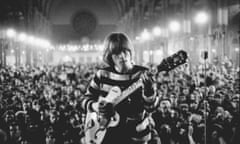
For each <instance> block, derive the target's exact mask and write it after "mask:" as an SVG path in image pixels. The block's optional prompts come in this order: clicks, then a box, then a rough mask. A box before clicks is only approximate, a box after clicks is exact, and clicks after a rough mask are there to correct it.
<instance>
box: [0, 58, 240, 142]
mask: <svg viewBox="0 0 240 144" xmlns="http://www.w3.org/2000/svg"><path fill="white" fill-rule="evenodd" d="M98 67H101V64H86V65H83V64H79V65H70V64H63V65H58V66H43V67H35V68H32V67H19V68H14V67H2V68H0V144H4V143H6V144H81V143H83V144H84V118H85V114H84V112H83V111H82V109H81V107H80V105H79V102H78V101H79V99H80V97H82V96H83V95H84V93H85V90H86V87H87V86H88V82H89V81H90V80H91V79H92V77H93V74H94V73H95V72H96V70H97V69H98ZM149 67H152V69H154V66H149ZM155 82H156V85H157V94H158V97H159V101H158V102H159V105H158V107H157V109H156V110H155V112H154V113H153V114H152V120H153V124H152V125H153V129H152V140H151V141H149V144H150V143H151V144H154V143H155V144H160V143H161V144H204V143H208V144H236V143H239V130H240V123H239V121H240V112H239V68H235V67H233V66H232V65H231V63H221V64H217V65H216V64H209V63H207V64H199V65H197V66H192V65H190V63H187V64H184V65H182V66H179V67H177V68H175V69H174V70H171V71H169V72H166V71H162V72H158V73H157V74H156V75H155ZM116 143H117V142H116Z"/></svg>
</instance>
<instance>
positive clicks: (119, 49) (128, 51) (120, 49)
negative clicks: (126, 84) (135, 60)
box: [103, 33, 133, 71]
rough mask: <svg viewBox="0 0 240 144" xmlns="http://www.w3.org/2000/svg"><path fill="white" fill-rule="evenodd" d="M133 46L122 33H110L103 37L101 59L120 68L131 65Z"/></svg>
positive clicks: (123, 68)
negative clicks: (103, 44) (103, 46)
mask: <svg viewBox="0 0 240 144" xmlns="http://www.w3.org/2000/svg"><path fill="white" fill-rule="evenodd" d="M132 57H133V46H132V44H131V41H130V39H129V38H128V36H127V35H126V34H124V33H111V34H110V35H109V36H107V38H106V39H105V50H104V52H103V60H104V62H105V63H107V64H108V65H109V66H113V67H115V68H118V69H120V71H122V70H125V69H126V70H128V69H130V68H131V67H132Z"/></svg>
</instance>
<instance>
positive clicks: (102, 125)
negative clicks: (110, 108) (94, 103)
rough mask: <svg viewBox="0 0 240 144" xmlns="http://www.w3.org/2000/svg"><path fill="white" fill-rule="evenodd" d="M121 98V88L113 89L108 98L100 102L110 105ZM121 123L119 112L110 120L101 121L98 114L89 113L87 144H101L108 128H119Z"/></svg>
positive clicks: (86, 132)
mask: <svg viewBox="0 0 240 144" xmlns="http://www.w3.org/2000/svg"><path fill="white" fill-rule="evenodd" d="M119 96H121V90H120V88H119V87H113V88H111V90H110V92H109V94H108V95H107V96H106V97H100V98H99V102H100V101H105V102H108V103H114V100H116V99H118V98H119ZM119 121H120V116H119V114H118V113H117V112H116V113H115V115H114V116H113V117H111V118H110V119H107V118H101V119H100V118H99V116H98V113H97V112H87V116H86V119H85V126H84V127H85V142H86V144H101V143H102V141H103V138H104V136H105V134H106V131H107V128H109V127H115V126H117V125H118V123H119Z"/></svg>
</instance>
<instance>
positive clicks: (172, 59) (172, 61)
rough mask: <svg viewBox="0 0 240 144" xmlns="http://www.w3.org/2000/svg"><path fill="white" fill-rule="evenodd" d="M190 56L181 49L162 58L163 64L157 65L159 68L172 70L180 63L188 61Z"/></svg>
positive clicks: (159, 69) (160, 69)
mask: <svg viewBox="0 0 240 144" xmlns="http://www.w3.org/2000/svg"><path fill="white" fill-rule="evenodd" d="M187 58H188V55H187V52H185V51H183V50H180V51H178V52H177V53H175V54H173V55H171V56H169V57H167V58H165V59H163V60H162V62H161V64H160V65H158V66H157V70H158V71H159V72H160V71H170V70H172V69H174V68H176V67H177V66H179V65H182V64H184V63H186V61H187Z"/></svg>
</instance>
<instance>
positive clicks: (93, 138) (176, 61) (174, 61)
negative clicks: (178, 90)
mask: <svg viewBox="0 0 240 144" xmlns="http://www.w3.org/2000/svg"><path fill="white" fill-rule="evenodd" d="M187 58H188V56H187V53H186V52H185V51H183V50H181V51H178V52H177V53H175V54H173V55H172V56H169V57H167V58H165V59H163V60H162V62H161V64H160V65H158V66H157V71H158V72H160V71H170V70H172V69H174V68H176V67H177V66H179V65H182V64H184V63H186V60H187ZM143 74H144V73H143ZM140 87H143V79H142V78H140V79H139V80H138V81H136V82H135V83H133V84H132V85H131V86H129V87H128V88H127V89H125V90H124V91H121V89H120V88H119V87H117V86H114V87H112V88H111V89H110V91H109V93H108V95H107V96H106V97H99V100H98V102H99V103H111V104H113V106H116V105H118V104H119V103H120V102H122V101H123V100H124V99H126V98H127V97H128V96H129V95H130V94H131V93H133V92H134V91H135V90H137V89H138V88H140ZM119 121H120V115H119V114H118V113H117V112H115V115H114V116H113V117H111V118H106V117H102V116H101V115H99V114H98V113H97V112H90V111H88V112H87V115H86V119H85V127H84V130H85V143H86V144H101V142H102V140H103V138H104V136H105V134H106V132H107V128H109V127H115V126H117V125H118V123H119Z"/></svg>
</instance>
